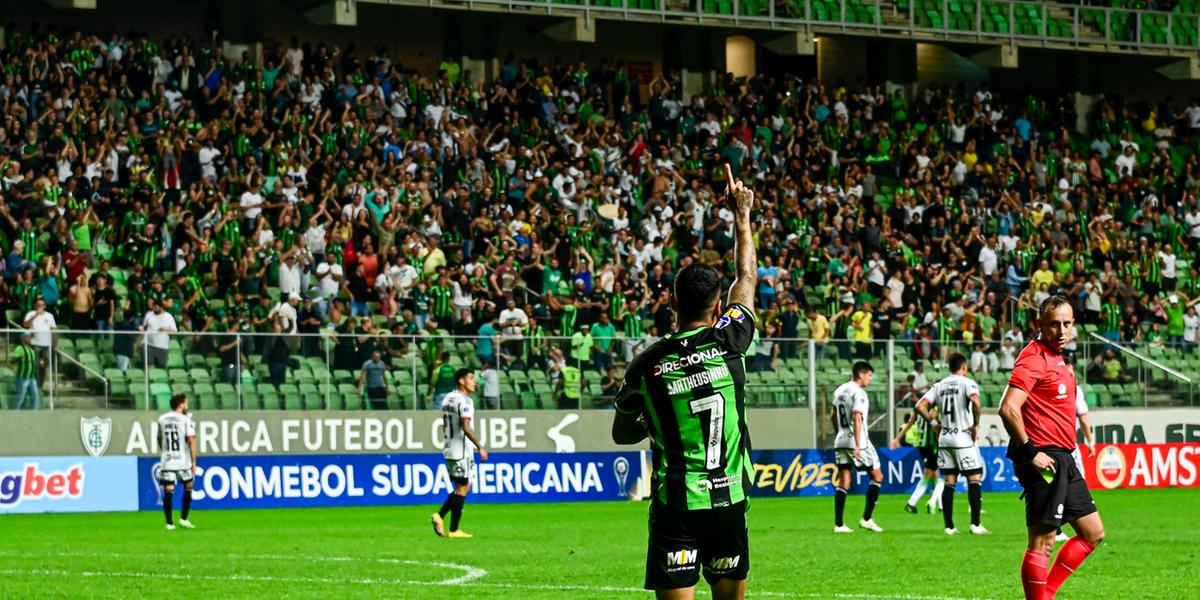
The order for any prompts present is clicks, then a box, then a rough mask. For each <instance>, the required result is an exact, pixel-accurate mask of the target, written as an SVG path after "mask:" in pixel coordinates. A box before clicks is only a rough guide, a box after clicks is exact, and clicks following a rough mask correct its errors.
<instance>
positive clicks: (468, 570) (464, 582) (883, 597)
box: [0, 551, 967, 600]
mask: <svg viewBox="0 0 1200 600" xmlns="http://www.w3.org/2000/svg"><path fill="white" fill-rule="evenodd" d="M0 556H21V557H29V556H58V557H92V558H150V557H162V556H165V555H162V554H153V553H150V554H145V553H142V554H121V553H107V552H105V553H101V552H91V553H89V552H46V553H36V552H33V553H31V552H4V551H0ZM223 557H224V558H232V559H248V560H264V561H316V562H374V563H379V564H394V565H409V566H418V567H439V568H445V569H457V570H461V571H463V575H461V576H459V577H454V578H450V579H444V580H441V581H415V580H409V579H387V578H375V577H341V578H337V577H308V576H305V577H292V576H277V575H247V574H229V575H203V574H183V573H146V572H142V571H95V570H92V571H74V572H73V571H65V570H55V569H0V574H3V575H39V576H54V577H70V576H78V577H110V578H160V579H174V580H181V581H189V580H191V581H248V582H256V583H320V584H331V585H336V584H355V585H411V586H424V587H478V588H503V589H514V590H527V591H544V592H601V593H603V592H610V593H614V594H643V593H647V592H646V590H644V589H642V588H639V587H624V586H602V585H599V586H597V585H572V584H554V583H545V584H541V583H511V582H502V581H479V579H481V578H483V577H486V576H487V574H488V572H487V571H486V570H485V569H481V568H478V567H473V566H471V565H463V564H457V563H444V562H425V561H419V560H408V559H400V558H369V557H352V556H309V555H279V554H228V555H224V556H223ZM747 595H748V596H750V597H771V598H840V599H844V600H866V599H871V598H874V599H878V600H967V599H965V598H959V597H954V596H922V595H917V594H877V593H872V594H855V593H829V592H820V593H816V592H800V591H788V592H775V591H769V590H755V589H754V588H753V587H751V588H750V589H749V590H747Z"/></svg>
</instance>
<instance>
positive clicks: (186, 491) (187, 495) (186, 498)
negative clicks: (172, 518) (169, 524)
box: [179, 488, 192, 521]
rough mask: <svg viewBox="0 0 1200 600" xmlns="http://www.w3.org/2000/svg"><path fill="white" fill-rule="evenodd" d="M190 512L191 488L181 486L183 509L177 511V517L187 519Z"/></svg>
mask: <svg viewBox="0 0 1200 600" xmlns="http://www.w3.org/2000/svg"><path fill="white" fill-rule="evenodd" d="M190 512H192V488H183V510H181V511H179V518H181V519H183V520H184V521H186V520H188V513H190Z"/></svg>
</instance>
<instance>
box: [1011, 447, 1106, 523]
mask: <svg viewBox="0 0 1200 600" xmlns="http://www.w3.org/2000/svg"><path fill="white" fill-rule="evenodd" d="M1039 450H1040V451H1041V452H1045V453H1046V454H1047V455H1048V456H1050V457H1051V458H1053V459H1055V462H1056V463H1057V469H1058V471H1057V472H1056V473H1055V474H1054V478H1053V479H1052V480H1051V481H1046V478H1045V477H1043V476H1042V473H1041V472H1040V471H1038V470H1037V469H1036V468H1034V466H1033V463H1028V462H1026V463H1022V464H1019V465H1016V467H1015V470H1016V474H1017V481H1020V482H1021V487H1022V488H1024V489H1025V493H1024V494H1022V497H1023V498H1025V526H1026V527H1044V528H1047V529H1057V528H1059V527H1061V526H1062V524H1063V523H1070V522H1072V521H1074V520H1076V519H1079V518H1082V517H1086V516H1088V515H1090V514H1092V513H1094V512H1096V502H1095V501H1093V500H1092V493H1091V492H1090V491H1088V487H1087V481H1085V480H1084V478H1083V473H1080V472H1079V467H1077V466H1075V458H1074V457H1072V456H1071V454H1070V453H1065V452H1063V451H1061V450H1059V449H1056V448H1055V449H1050V448H1039ZM1064 477H1065V478H1066V479H1061V478H1064Z"/></svg>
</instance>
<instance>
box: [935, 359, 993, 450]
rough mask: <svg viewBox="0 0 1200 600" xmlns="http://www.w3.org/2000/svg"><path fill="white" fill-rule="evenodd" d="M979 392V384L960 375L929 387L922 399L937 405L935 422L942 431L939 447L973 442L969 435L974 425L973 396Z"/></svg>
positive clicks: (955, 446)
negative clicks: (936, 419) (936, 421)
mask: <svg viewBox="0 0 1200 600" xmlns="http://www.w3.org/2000/svg"><path fill="white" fill-rule="evenodd" d="M978 395H979V384H978V383H975V380H973V379H971V378H969V377H964V376H962V375H951V376H949V377H947V378H945V379H943V380H941V381H939V382H937V383H935V384H933V387H931V388H929V391H928V392H925V395H924V396H922V397H921V400H923V401H928V402H929V403H930V404H932V405H933V406H936V407H937V409H938V423H939V424H940V425H941V426H942V432H941V434H940V435H938V446H939V447H941V448H970V447H971V446H974V445H975V440H974V439H972V438H971V427H972V426H973V425H975V405H974V404H973V403H972V402H971V397H972V396H978Z"/></svg>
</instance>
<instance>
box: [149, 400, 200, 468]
mask: <svg viewBox="0 0 1200 600" xmlns="http://www.w3.org/2000/svg"><path fill="white" fill-rule="evenodd" d="M195 436H196V422H195V421H193V420H192V418H191V417H189V416H188V415H185V414H183V413H181V412H178V411H174V410H173V411H171V412H169V413H166V414H164V415H163V416H161V417H159V418H158V448H159V450H160V452H161V455H160V457H159V458H160V460H161V465H162V470H164V471H191V470H192V459H193V458H194V457H193V456H192V447H191V446H189V445H188V438H190V437H195Z"/></svg>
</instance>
